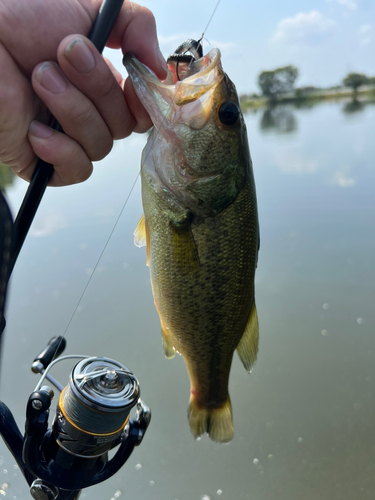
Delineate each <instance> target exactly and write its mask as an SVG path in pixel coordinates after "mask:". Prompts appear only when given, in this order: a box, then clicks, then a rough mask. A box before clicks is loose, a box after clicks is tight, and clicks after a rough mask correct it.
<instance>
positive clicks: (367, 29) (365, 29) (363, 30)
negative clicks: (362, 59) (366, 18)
mask: <svg viewBox="0 0 375 500" xmlns="http://www.w3.org/2000/svg"><path fill="white" fill-rule="evenodd" d="M373 31H374V29H373V27H372V26H371V25H370V24H363V25H362V26H361V27H360V28H359V30H358V35H359V43H360V44H361V45H368V44H369V43H371V41H372V35H373Z"/></svg>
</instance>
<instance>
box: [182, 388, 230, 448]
mask: <svg viewBox="0 0 375 500" xmlns="http://www.w3.org/2000/svg"><path fill="white" fill-rule="evenodd" d="M188 418H189V425H190V430H191V432H192V434H193V436H194V437H195V438H198V437H199V436H201V435H202V434H204V433H205V432H207V433H208V435H209V436H210V438H211V439H212V441H216V442H217V443H228V442H229V441H230V440H231V439H232V437H233V419H232V405H231V403H230V399H229V396H228V398H227V400H226V401H225V403H224V404H223V405H221V406H220V407H218V408H202V407H199V406H198V405H197V404H196V402H195V400H194V397H193V396H191V397H190V402H189V409H188Z"/></svg>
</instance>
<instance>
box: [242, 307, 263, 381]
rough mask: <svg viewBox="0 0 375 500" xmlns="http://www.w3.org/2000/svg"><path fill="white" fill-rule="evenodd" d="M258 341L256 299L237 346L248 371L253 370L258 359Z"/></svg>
mask: <svg viewBox="0 0 375 500" xmlns="http://www.w3.org/2000/svg"><path fill="white" fill-rule="evenodd" d="M258 343H259V327H258V315H257V310H256V307H255V301H254V302H253V305H252V308H251V312H250V316H249V319H248V321H247V325H246V328H245V331H244V333H243V335H242V337H241V340H240V341H239V343H238V346H237V353H238V355H239V357H240V360H241V361H242V363H243V365H244V367H245V369H246V371H248V372H249V373H250V372H251V369H252V368H253V366H254V363H255V361H256V359H257V354H258Z"/></svg>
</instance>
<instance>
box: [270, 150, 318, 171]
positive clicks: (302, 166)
mask: <svg viewBox="0 0 375 500" xmlns="http://www.w3.org/2000/svg"><path fill="white" fill-rule="evenodd" d="M274 162H275V165H276V166H277V168H278V169H279V170H281V171H282V172H284V173H285V174H297V175H301V174H315V173H316V172H317V171H318V170H319V164H318V162H317V160H315V159H313V158H305V157H302V156H301V155H300V154H299V152H298V151H296V150H295V149H290V150H289V151H288V150H286V151H284V154H283V155H281V156H280V155H277V156H276V157H275V160H274Z"/></svg>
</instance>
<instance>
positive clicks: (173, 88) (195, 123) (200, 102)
mask: <svg viewBox="0 0 375 500" xmlns="http://www.w3.org/2000/svg"><path fill="white" fill-rule="evenodd" d="M123 63H124V66H125V68H126V70H127V72H128V74H129V76H130V79H131V81H132V82H133V85H134V89H135V92H136V93H137V96H138V98H139V99H140V101H141V102H142V104H143V106H144V107H145V108H146V110H147V112H148V113H149V115H150V117H151V120H152V122H153V124H154V125H155V127H156V128H157V129H158V130H159V131H160V132H161V133H162V134H163V132H164V133H165V132H168V131H169V132H171V129H172V128H173V125H174V124H176V123H183V124H185V125H187V126H189V127H191V128H194V129H200V128H202V127H203V126H204V125H205V124H206V123H207V121H208V120H209V118H210V116H211V113H212V101H213V99H214V93H215V92H214V90H215V88H216V87H217V85H218V84H219V83H220V82H221V80H222V79H223V77H224V72H223V70H222V67H221V55H220V50H219V49H212V50H211V51H210V52H208V53H207V54H206V55H205V56H203V57H201V58H200V59H198V60H195V61H191V62H189V63H178V62H176V61H169V64H168V67H169V71H168V76H167V78H166V79H165V80H164V81H163V82H162V81H160V80H159V79H158V78H157V77H156V75H155V74H154V73H153V72H152V71H151V70H150V69H149V68H148V67H147V66H145V65H144V64H142V63H141V62H140V61H138V59H137V58H136V57H135V56H134V54H131V53H127V54H125V56H124V59H123Z"/></svg>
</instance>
